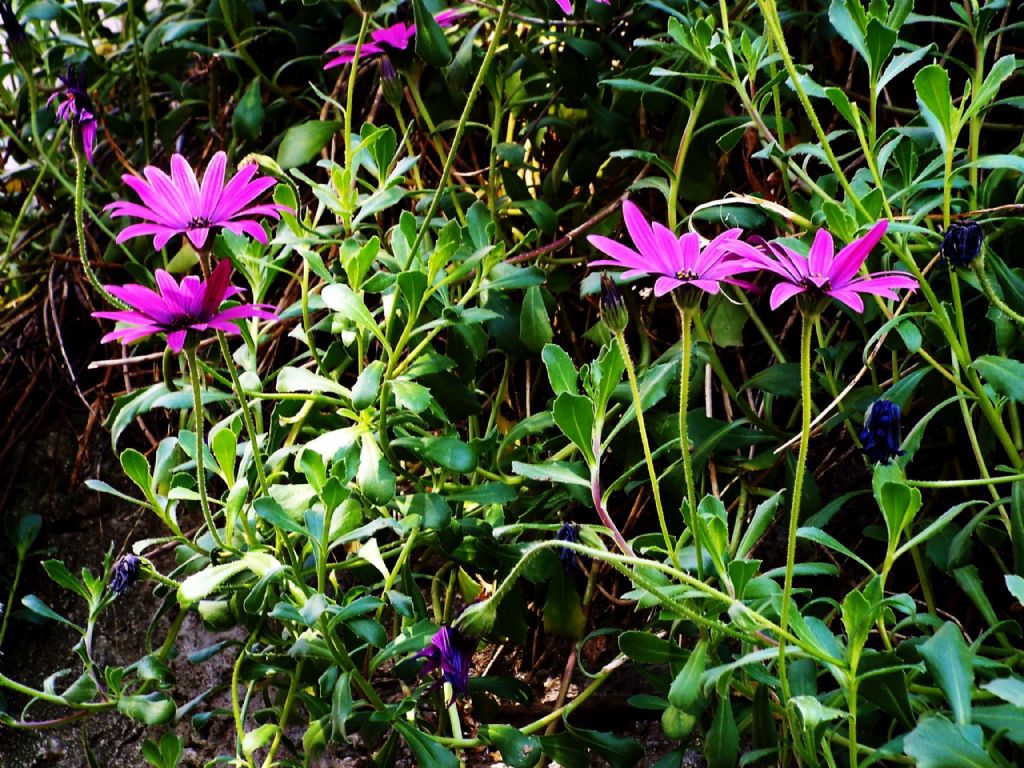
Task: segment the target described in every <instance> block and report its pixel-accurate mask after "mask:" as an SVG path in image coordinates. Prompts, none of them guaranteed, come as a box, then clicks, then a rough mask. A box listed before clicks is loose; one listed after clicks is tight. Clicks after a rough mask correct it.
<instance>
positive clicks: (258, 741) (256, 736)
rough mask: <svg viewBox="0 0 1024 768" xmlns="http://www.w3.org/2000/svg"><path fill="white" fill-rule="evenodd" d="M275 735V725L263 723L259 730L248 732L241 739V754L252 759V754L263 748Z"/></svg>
mask: <svg viewBox="0 0 1024 768" xmlns="http://www.w3.org/2000/svg"><path fill="white" fill-rule="evenodd" d="M275 733H277V725H276V724H275V723H264V724H263V725H261V726H260V727H259V728H256V729H255V730H252V731H249V732H248V733H247V734H245V737H244V738H243V739H242V752H244V753H245V754H246V756H248V757H252V753H253V752H255V751H256V750H257V749H260V748H261V747H263V746H265V745H266V743H267V742H268V741H270V739H271V738H272V737H273V735H274V734H275Z"/></svg>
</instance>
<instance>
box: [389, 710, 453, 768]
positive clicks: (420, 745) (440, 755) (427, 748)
mask: <svg viewBox="0 0 1024 768" xmlns="http://www.w3.org/2000/svg"><path fill="white" fill-rule="evenodd" d="M394 727H395V730H396V731H398V732H399V733H400V734H401V735H402V738H403V739H405V743H406V744H408V745H409V749H411V750H412V754H413V756H414V757H415V758H416V764H417V765H418V766H419V767H420V768H459V766H460V765H461V763H460V762H459V759H458V758H457V757H455V755H453V754H452V753H451V752H450V751H449V750H447V749H445V748H444V747H442V746H441V745H440V744H438V743H437V742H436V741H434V740H433V739H432V738H430V737H429V736H427V735H426V734H425V733H423V732H422V731H420V730H419V729H418V728H416V726H414V725H411V724H410V723H407V722H405V721H404V720H402V719H398V720H395V721H394Z"/></svg>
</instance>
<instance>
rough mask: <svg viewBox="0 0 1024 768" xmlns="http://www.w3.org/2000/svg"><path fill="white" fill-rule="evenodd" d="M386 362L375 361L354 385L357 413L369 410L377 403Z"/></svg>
mask: <svg viewBox="0 0 1024 768" xmlns="http://www.w3.org/2000/svg"><path fill="white" fill-rule="evenodd" d="M384 367H385V366H384V361H383V360H374V361H373V362H372V363H370V364H369V365H367V366H366V367H365V368H363V372H362V373H360V374H359V377H358V378H357V379H356V383H355V384H353V385H352V407H353V408H355V409H356V410H357V411H361V410H363V409H364V408H369V407H370V406H371V405H373V404H374V403H375V402H376V401H377V393H378V392H379V391H380V380H381V376H383V375H384Z"/></svg>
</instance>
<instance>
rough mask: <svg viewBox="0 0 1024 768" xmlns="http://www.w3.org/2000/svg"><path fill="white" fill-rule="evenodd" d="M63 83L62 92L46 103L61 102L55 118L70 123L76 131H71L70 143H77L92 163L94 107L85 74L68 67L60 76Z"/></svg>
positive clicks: (71, 66)
mask: <svg viewBox="0 0 1024 768" xmlns="http://www.w3.org/2000/svg"><path fill="white" fill-rule="evenodd" d="M60 79H61V81H62V82H63V83H64V90H63V91H55V92H54V93H53V95H52V96H50V98H49V99H47V101H46V103H47V104H49V103H50V102H51V101H53V100H54V99H56V98H58V97H62V100H61V101H60V102H59V103H58V104H57V117H58V118H59V119H60V120H64V121H66V122H68V123H70V124H71V125H72V126H74V127H75V128H77V130H73V131H72V137H73V138H72V141H76V142H79V144H78V146H79V149H81V151H82V152H83V153H84V154H85V159H86V160H87V161H88V162H89V163H91V162H92V148H93V144H94V143H95V142H96V129H97V127H98V123H97V121H96V107H94V106H93V103H92V99H90V98H89V91H88V90H87V89H86V86H85V72H84V71H83V68H82V67H79V68H77V69H76V68H75V67H74V66H73V65H68V71H67V74H66V75H61V76H60Z"/></svg>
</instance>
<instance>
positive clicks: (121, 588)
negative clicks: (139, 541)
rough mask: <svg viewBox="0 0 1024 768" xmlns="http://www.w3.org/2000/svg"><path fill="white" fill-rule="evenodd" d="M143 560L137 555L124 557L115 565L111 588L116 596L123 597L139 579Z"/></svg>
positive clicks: (111, 577)
mask: <svg viewBox="0 0 1024 768" xmlns="http://www.w3.org/2000/svg"><path fill="white" fill-rule="evenodd" d="M141 562H142V561H141V560H139V558H137V557H136V556H135V555H122V556H121V557H119V558H118V559H117V562H116V563H114V572H113V573H112V574H111V576H110V588H111V589H112V590H114V594H115V595H118V596H120V595H123V594H124V593H125V592H127V591H128V590H129V588H130V587H131V586H132V584H134V583H135V580H136V579H138V578H139V565H140V564H141Z"/></svg>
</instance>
